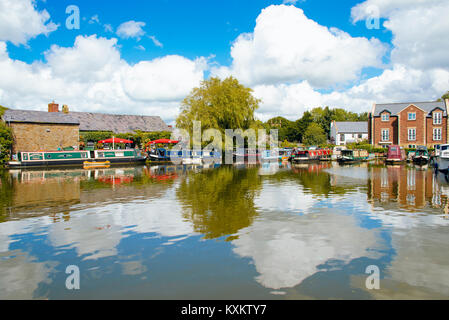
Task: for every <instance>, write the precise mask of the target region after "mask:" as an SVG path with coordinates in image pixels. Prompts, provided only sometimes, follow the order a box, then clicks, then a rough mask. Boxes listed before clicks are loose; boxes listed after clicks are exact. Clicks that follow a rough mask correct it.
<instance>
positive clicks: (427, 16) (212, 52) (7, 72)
mask: <svg viewBox="0 0 449 320" xmlns="http://www.w3.org/2000/svg"><path fill="white" fill-rule="evenodd" d="M283 2H285V3H284V4H283ZM70 5H76V6H77V7H78V8H79V10H80V28H79V29H78V30H68V29H67V28H66V19H67V18H68V17H69V14H67V13H66V8H67V7H68V6H70ZM446 13H447V14H449V3H448V1H446V0H428V1H424V0H410V1H408V2H407V3H405V2H404V1H400V0H392V1H389V2H385V1H383V0H346V1H331V0H298V1H294V0H278V1H266V0H247V1H237V0H227V1H205V0H197V1H182V0H151V1H144V0H129V1H126V2H125V1H107V0H95V1H87V0H78V1H76V0H46V1H43V0H0V68H2V69H3V71H4V76H3V77H2V79H1V80H0V104H3V105H6V106H9V107H12V108H21V109H36V110H45V108H46V104H47V103H48V102H49V100H53V99H54V100H56V101H57V102H58V103H60V104H64V103H67V104H70V105H71V106H72V109H75V110H79V111H86V110H94V111H97V112H112V113H134V114H150V115H153V114H156V115H161V116H162V117H163V118H164V120H166V121H167V122H169V123H173V121H174V119H175V118H176V115H177V113H178V112H179V106H180V102H181V101H182V99H183V97H185V96H186V95H187V94H188V93H189V92H190V90H191V89H192V88H194V87H195V86H198V85H199V83H200V81H201V80H204V79H207V78H208V77H210V76H219V77H221V78H224V77H226V76H230V75H232V76H234V77H236V78H237V79H238V80H239V81H241V82H242V83H243V84H245V85H247V86H249V87H251V88H252V89H253V90H254V94H255V95H256V96H257V97H258V98H260V99H262V103H261V107H260V109H259V110H258V111H257V116H258V117H259V118H260V119H261V120H267V119H269V118H270V117H272V116H278V115H282V116H285V117H287V118H290V119H297V118H299V117H300V116H301V115H302V113H303V112H304V111H305V110H308V109H311V108H313V107H317V106H330V107H342V108H346V109H349V110H352V111H358V112H363V111H369V110H370V108H371V106H372V104H373V103H375V102H377V103H382V102H403V101H417V100H419V101H430V100H434V99H437V98H439V97H440V96H441V95H442V94H443V93H444V92H445V91H447V90H449V71H448V70H449V56H448V55H447V52H448V51H449V48H448V47H449V45H448V44H446V43H442V42H441V41H439V40H438V39H442V38H444V37H445V36H447V32H448V30H449V22H447V21H446V20H448V19H444V17H445V16H447V14H446ZM373 17H374V18H376V19H377V20H378V21H379V28H374V29H372V28H371V29H370V28H368V27H367V23H366V22H367V21H373V20H372V19H373ZM374 21H375V20H374Z"/></svg>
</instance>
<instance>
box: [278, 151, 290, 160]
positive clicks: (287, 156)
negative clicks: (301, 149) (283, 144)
mask: <svg viewBox="0 0 449 320" xmlns="http://www.w3.org/2000/svg"><path fill="white" fill-rule="evenodd" d="M292 152H293V149H291V148H284V149H279V161H288V160H289V159H290V157H291V156H292Z"/></svg>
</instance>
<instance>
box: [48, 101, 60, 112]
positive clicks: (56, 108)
mask: <svg viewBox="0 0 449 320" xmlns="http://www.w3.org/2000/svg"><path fill="white" fill-rule="evenodd" d="M48 112H59V104H57V103H55V101H53V102H52V103H49V104H48Z"/></svg>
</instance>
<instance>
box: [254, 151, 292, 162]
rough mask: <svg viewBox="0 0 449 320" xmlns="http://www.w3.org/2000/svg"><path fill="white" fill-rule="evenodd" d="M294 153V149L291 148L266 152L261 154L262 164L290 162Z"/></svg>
mask: <svg viewBox="0 0 449 320" xmlns="http://www.w3.org/2000/svg"><path fill="white" fill-rule="evenodd" d="M292 152H293V149H290V148H283V149H273V150H264V151H263V152H262V153H261V154H260V159H261V161H262V162H272V161H279V162H283V161H288V160H290V157H291V155H292Z"/></svg>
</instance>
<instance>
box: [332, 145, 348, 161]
mask: <svg viewBox="0 0 449 320" xmlns="http://www.w3.org/2000/svg"><path fill="white" fill-rule="evenodd" d="M346 149H347V148H346V146H337V147H334V150H333V152H332V156H331V159H332V160H334V161H336V160H338V158H340V157H341V151H342V150H346Z"/></svg>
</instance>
